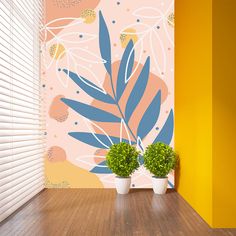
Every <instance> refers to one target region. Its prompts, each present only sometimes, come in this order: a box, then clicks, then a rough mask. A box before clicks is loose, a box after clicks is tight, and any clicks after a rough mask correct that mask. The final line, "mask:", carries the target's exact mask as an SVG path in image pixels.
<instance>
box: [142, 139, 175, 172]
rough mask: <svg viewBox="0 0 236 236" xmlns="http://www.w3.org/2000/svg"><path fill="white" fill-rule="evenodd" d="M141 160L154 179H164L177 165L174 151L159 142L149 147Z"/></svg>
mask: <svg viewBox="0 0 236 236" xmlns="http://www.w3.org/2000/svg"><path fill="white" fill-rule="evenodd" d="M143 158H144V166H145V167H146V168H147V169H148V170H149V171H150V172H151V173H152V174H153V175H154V176H156V177H166V176H167V175H168V174H169V172H170V171H171V170H172V169H174V168H175V166H176V164H177V156H176V153H175V152H174V150H173V149H172V148H171V147H170V146H169V145H166V144H164V143H161V142H158V143H154V144H151V145H149V146H148V147H147V149H146V151H145V153H144V156H143Z"/></svg>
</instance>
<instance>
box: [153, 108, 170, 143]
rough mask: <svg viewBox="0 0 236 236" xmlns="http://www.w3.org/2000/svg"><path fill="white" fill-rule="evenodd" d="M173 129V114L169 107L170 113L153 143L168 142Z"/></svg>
mask: <svg viewBox="0 0 236 236" xmlns="http://www.w3.org/2000/svg"><path fill="white" fill-rule="evenodd" d="M173 131H174V115H173V110H172V109H171V111H170V114H169V116H168V118H167V120H166V122H165V124H164V125H163V127H162V129H161V131H160V133H159V134H158V135H157V137H156V139H155V140H154V141H153V143H156V142H162V143H165V144H168V145H169V144H170V142H171V139H172V136H173Z"/></svg>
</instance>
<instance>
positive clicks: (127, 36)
mask: <svg viewBox="0 0 236 236" xmlns="http://www.w3.org/2000/svg"><path fill="white" fill-rule="evenodd" d="M131 39H132V40H133V43H134V44H135V43H136V42H137V40H138V36H137V35H136V30H135V29H133V28H128V29H125V30H124V31H123V33H122V34H121V35H120V41H121V46H122V48H126V46H127V44H128V43H129V41H130V40H131Z"/></svg>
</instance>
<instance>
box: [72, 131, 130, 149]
mask: <svg viewBox="0 0 236 236" xmlns="http://www.w3.org/2000/svg"><path fill="white" fill-rule="evenodd" d="M69 135H70V136H71V137H73V138H75V139H77V140H79V141H81V142H83V143H86V144H88V145H90V146H93V147H97V148H102V149H107V147H110V146H111V142H110V140H109V139H108V137H107V136H106V135H104V134H92V133H87V132H71V133H69ZM94 136H96V137H94ZM109 137H110V139H111V141H112V142H113V143H120V138H117V137H113V136H109ZM99 140H100V141H101V142H99ZM122 141H123V142H126V143H129V141H128V140H126V139H122ZM102 143H104V144H105V145H106V146H107V147H106V146H104V145H103V144H102ZM131 143H132V144H134V142H131Z"/></svg>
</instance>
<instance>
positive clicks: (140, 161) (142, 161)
mask: <svg viewBox="0 0 236 236" xmlns="http://www.w3.org/2000/svg"><path fill="white" fill-rule="evenodd" d="M138 162H139V164H140V165H143V164H144V158H143V156H142V155H139V156H138Z"/></svg>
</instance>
